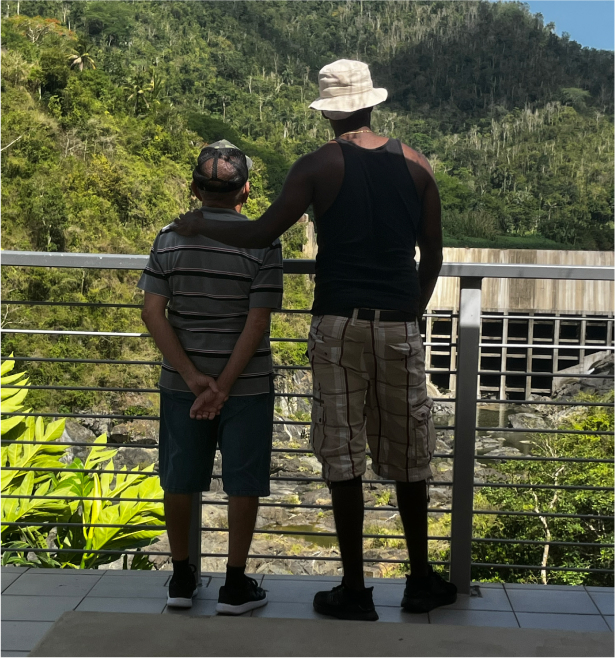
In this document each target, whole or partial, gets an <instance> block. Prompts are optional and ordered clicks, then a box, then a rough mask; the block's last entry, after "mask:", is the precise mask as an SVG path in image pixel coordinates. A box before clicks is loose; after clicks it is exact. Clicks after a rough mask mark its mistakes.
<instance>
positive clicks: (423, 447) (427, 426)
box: [410, 398, 436, 466]
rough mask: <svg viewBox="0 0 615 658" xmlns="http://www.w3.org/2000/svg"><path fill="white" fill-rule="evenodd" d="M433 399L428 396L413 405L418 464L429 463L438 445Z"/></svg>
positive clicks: (413, 429) (411, 412) (415, 450)
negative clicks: (432, 411)
mask: <svg viewBox="0 0 615 658" xmlns="http://www.w3.org/2000/svg"><path fill="white" fill-rule="evenodd" d="M432 407H433V400H432V399H431V398H426V399H425V400H423V401H422V402H419V403H418V404H415V405H413V406H412V408H411V410H410V415H411V417H412V429H411V431H412V439H413V443H414V454H415V456H416V463H417V465H418V466H421V465H425V464H429V462H430V461H431V457H432V455H433V453H434V450H435V447H436V429H435V427H434V423H433V417H432V413H431V409H432Z"/></svg>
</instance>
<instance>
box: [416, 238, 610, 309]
mask: <svg viewBox="0 0 615 658" xmlns="http://www.w3.org/2000/svg"><path fill="white" fill-rule="evenodd" d="M417 259H418V258H417ZM444 260H445V261H446V262H454V263H529V264H539V265H601V266H610V267H613V252H610V251H554V250H546V249H459V248H446V249H444ZM613 293H614V287H613V282H611V281H549V280H533V279H485V280H484V282H483V310H485V311H504V310H507V311H534V312H538V313H544V312H550V311H552V312H559V313H583V312H585V313H598V314H602V313H612V312H613ZM458 300H459V279H452V278H448V277H446V278H444V277H443V278H441V279H440V280H439V281H438V285H437V287H436V290H435V293H434V296H433V298H432V301H431V303H430V308H433V309H442V310H448V309H455V310H456V309H457V306H458Z"/></svg>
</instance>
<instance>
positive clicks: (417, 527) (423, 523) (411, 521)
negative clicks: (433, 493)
mask: <svg viewBox="0 0 615 658" xmlns="http://www.w3.org/2000/svg"><path fill="white" fill-rule="evenodd" d="M395 484H396V487H397V504H398V506H399V514H400V516H401V521H402V523H403V525H404V534H405V535H406V543H407V545H408V555H409V557H410V569H411V572H412V575H413V576H416V577H419V578H422V577H425V576H427V575H428V573H429V571H428V553H427V482H426V481H425V480H421V481H420V482H396V483H395Z"/></svg>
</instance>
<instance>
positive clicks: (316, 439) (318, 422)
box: [310, 400, 325, 460]
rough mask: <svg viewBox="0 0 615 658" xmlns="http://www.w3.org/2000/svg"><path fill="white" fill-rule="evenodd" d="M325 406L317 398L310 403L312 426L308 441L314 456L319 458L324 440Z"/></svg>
mask: <svg viewBox="0 0 615 658" xmlns="http://www.w3.org/2000/svg"><path fill="white" fill-rule="evenodd" d="M324 424H325V406H324V405H323V403H322V402H320V401H319V400H314V403H313V404H312V426H311V428H310V429H311V431H310V443H311V444H312V450H313V451H314V454H315V455H316V457H317V458H318V459H319V460H320V451H321V449H322V443H323V440H324Z"/></svg>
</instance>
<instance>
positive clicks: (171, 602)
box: [167, 589, 197, 608]
mask: <svg viewBox="0 0 615 658" xmlns="http://www.w3.org/2000/svg"><path fill="white" fill-rule="evenodd" d="M196 594H197V590H196V589H195V590H194V592H193V593H192V598H189V599H186V598H184V597H179V596H176V597H171V596H167V605H168V606H169V607H170V608H191V607H192V599H193V598H194V597H195V596H196Z"/></svg>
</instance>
